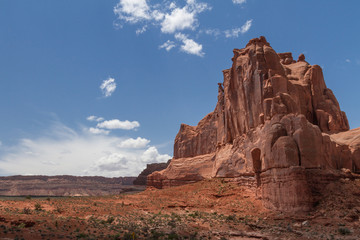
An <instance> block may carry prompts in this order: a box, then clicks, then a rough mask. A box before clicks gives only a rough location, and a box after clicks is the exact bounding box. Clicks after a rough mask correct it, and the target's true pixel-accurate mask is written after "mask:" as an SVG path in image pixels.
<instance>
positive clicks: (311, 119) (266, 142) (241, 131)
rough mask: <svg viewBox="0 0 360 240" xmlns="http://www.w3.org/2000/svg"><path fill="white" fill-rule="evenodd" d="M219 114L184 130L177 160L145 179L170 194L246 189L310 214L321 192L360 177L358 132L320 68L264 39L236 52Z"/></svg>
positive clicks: (277, 205) (269, 203)
mask: <svg viewBox="0 0 360 240" xmlns="http://www.w3.org/2000/svg"><path fill="white" fill-rule="evenodd" d="M232 62H233V64H232V67H231V68H230V69H227V70H224V71H223V74H224V81H223V83H219V87H218V102H217V105H216V107H215V110H214V111H213V112H212V113H210V114H208V115H207V116H205V117H204V118H203V119H202V120H201V121H200V122H199V123H198V125H197V126H189V125H186V124H182V125H181V127H180V131H179V133H178V134H177V136H176V138H175V144H174V158H173V159H172V160H171V163H170V165H169V166H168V167H167V168H166V169H165V170H162V171H158V172H154V173H152V174H151V175H149V176H148V186H154V187H157V188H167V187H172V186H178V185H183V184H187V183H192V182H196V181H200V180H203V179H209V178H223V179H227V180H228V181H234V182H238V183H239V184H242V185H245V186H248V187H249V188H251V189H253V191H254V192H256V194H257V196H258V197H259V198H261V199H262V201H263V204H264V206H266V207H267V208H270V209H276V210H281V211H292V212H294V211H308V210H310V209H311V208H312V206H313V204H314V203H316V202H317V201H318V199H319V198H320V197H321V196H320V195H319V192H320V189H322V188H323V187H324V186H326V185H327V184H328V183H330V182H332V181H336V180H338V179H340V178H349V179H354V178H355V177H357V175H355V174H354V173H359V171H360V150H359V149H360V137H359V134H360V130H359V129H355V130H351V131H348V130H349V124H348V120H347V117H346V114H345V113H344V112H343V111H341V109H340V106H339V103H338V101H337V99H336V97H335V96H334V94H333V92H332V91H331V90H330V89H329V88H327V87H326V84H325V81H324V77H323V73H322V69H321V67H320V66H318V65H310V64H309V63H308V62H306V61H305V56H304V55H303V54H301V55H300V56H299V58H298V60H297V61H295V60H294V59H293V57H292V54H291V53H276V52H275V51H274V49H273V48H272V47H271V46H270V44H269V43H268V42H267V41H266V39H265V37H260V38H255V39H252V40H250V41H249V43H248V44H247V45H246V47H245V48H243V49H234V57H233V58H232Z"/></svg>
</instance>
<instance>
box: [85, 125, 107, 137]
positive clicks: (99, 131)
mask: <svg viewBox="0 0 360 240" xmlns="http://www.w3.org/2000/svg"><path fill="white" fill-rule="evenodd" d="M89 132H90V133H92V134H105V135H108V134H109V133H110V131H108V130H105V129H100V128H93V127H91V128H89Z"/></svg>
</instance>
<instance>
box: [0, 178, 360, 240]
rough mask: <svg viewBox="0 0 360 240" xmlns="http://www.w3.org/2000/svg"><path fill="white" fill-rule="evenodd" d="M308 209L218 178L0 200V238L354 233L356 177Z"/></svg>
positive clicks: (358, 233)
mask: <svg viewBox="0 0 360 240" xmlns="http://www.w3.org/2000/svg"><path fill="white" fill-rule="evenodd" d="M323 194H324V198H323V200H322V201H320V202H319V203H318V204H317V205H316V206H314V209H313V211H312V212H309V213H306V214H288V213H281V212H274V211H269V210H267V209H265V208H264V207H263V206H262V204H261V200H259V199H258V198H256V196H255V194H254V193H253V192H252V191H249V190H248V189H246V188H245V187H243V186H239V185H237V184H236V183H227V182H224V181H221V180H208V181H202V182H198V183H194V184H190V185H186V186H180V187H174V188H170V189H163V190H159V189H154V188H149V189H147V190H145V191H144V192H140V193H136V194H124V195H116V196H102V197H61V198H51V197H50V198H46V197H44V198H30V199H27V198H0V239H1V240H3V239H4V240H5V239H27V240H28V239H29V240H33V239H34V240H35V239H360V221H359V216H360V180H359V179H357V180H354V181H351V180H348V179H345V180H342V181H339V182H335V183H332V184H330V185H328V187H327V188H326V189H324V191H323Z"/></svg>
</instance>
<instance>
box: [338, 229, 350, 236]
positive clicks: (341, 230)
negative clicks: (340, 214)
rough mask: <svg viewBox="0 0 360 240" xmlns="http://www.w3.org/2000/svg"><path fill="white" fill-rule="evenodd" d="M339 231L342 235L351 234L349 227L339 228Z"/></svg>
mask: <svg viewBox="0 0 360 240" xmlns="http://www.w3.org/2000/svg"><path fill="white" fill-rule="evenodd" d="M339 233H340V234H341V235H349V234H350V233H351V231H350V230H349V229H348V228H345V227H340V228H339Z"/></svg>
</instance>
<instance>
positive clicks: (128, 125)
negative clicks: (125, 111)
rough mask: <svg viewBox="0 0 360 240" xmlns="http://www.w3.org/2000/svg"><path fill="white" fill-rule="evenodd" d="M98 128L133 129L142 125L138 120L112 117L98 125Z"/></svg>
mask: <svg viewBox="0 0 360 240" xmlns="http://www.w3.org/2000/svg"><path fill="white" fill-rule="evenodd" d="M96 127H98V128H106V129H124V130H131V129H134V128H137V127H140V123H139V122H138V121H132V122H130V121H128V120H125V121H120V120H119V119H112V120H108V121H103V122H101V123H98V124H97V125H96Z"/></svg>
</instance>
